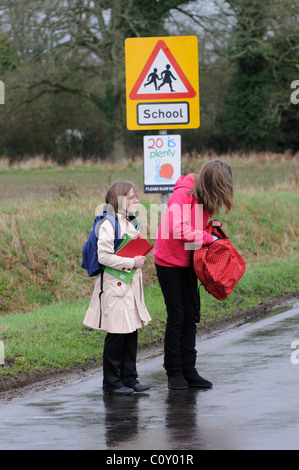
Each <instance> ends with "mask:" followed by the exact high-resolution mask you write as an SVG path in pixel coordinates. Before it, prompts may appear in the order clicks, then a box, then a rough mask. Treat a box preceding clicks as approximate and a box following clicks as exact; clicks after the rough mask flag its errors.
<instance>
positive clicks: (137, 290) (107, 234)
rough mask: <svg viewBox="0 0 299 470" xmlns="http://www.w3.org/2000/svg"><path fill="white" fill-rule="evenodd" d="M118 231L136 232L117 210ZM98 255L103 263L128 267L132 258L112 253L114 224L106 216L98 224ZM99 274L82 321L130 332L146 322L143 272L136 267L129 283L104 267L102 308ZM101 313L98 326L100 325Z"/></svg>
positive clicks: (117, 267)
mask: <svg viewBox="0 0 299 470" xmlns="http://www.w3.org/2000/svg"><path fill="white" fill-rule="evenodd" d="M117 217H118V222H119V225H120V232H121V235H123V234H125V233H127V234H128V235H130V236H135V235H136V234H137V233H138V232H137V230H136V229H135V227H134V226H133V225H132V224H131V222H129V221H128V220H127V219H126V218H125V217H124V216H123V215H122V214H117ZM98 259H99V262H100V263H101V264H103V265H105V266H111V267H113V268H116V269H122V270H127V271H129V270H131V269H132V268H133V267H134V260H133V258H122V257H120V256H117V255H115V254H114V228H113V226H112V224H111V223H110V222H109V220H105V221H104V222H103V223H102V225H101V226H100V230H99V238H98ZM100 288H101V275H99V276H98V277H97V279H96V283H95V287H94V291H93V294H92V297H91V301H90V304H89V307H88V310H87V312H86V315H85V318H84V320H83V323H84V325H86V326H89V327H91V328H94V329H96V330H105V331H108V332H109V333H132V332H133V331H135V330H136V329H137V328H141V327H142V326H145V325H146V324H147V323H148V322H149V321H150V320H151V318H150V315H149V313H148V311H147V308H146V306H145V302H144V296H143V285H142V272H141V269H137V270H136V272H135V274H134V276H133V278H132V280H131V282H130V284H126V283H125V282H123V281H120V280H119V279H117V278H116V277H114V276H112V275H111V274H109V273H107V272H105V271H104V278H103V294H102V296H101V308H100V301H99V293H100ZM100 316H101V327H100V328H99V323H100Z"/></svg>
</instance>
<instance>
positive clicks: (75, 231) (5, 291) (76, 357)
mask: <svg viewBox="0 0 299 470" xmlns="http://www.w3.org/2000/svg"><path fill="white" fill-rule="evenodd" d="M198 164H199V162H198V161H197V160H196V159H192V160H184V161H183V169H184V172H185V173H186V172H187V171H194V169H195V167H196V165H197V166H198ZM231 164H232V167H233V175H234V178H235V182H236V192H235V207H234V210H233V212H232V213H231V214H230V215H225V214H223V213H222V214H220V215H219V219H221V220H222V221H223V223H224V226H223V228H224V231H225V232H226V233H227V234H228V235H229V236H230V237H231V239H232V241H233V243H234V244H235V245H236V247H237V248H238V249H239V251H240V252H241V253H242V255H243V256H244V258H245V260H246V262H247V270H246V273H245V275H244V276H243V278H242V279H241V281H240V282H239V284H238V285H237V287H236V289H235V291H234V292H233V293H232V294H231V296H229V297H228V299H226V300H225V301H223V302H218V301H217V300H215V299H214V298H213V297H212V296H210V295H209V294H207V293H206V292H205V291H204V290H203V289H201V299H202V320H201V325H203V326H205V325H212V324H213V323H214V322H215V321H216V320H218V319H219V318H230V317H231V316H232V315H233V314H234V312H236V311H239V310H243V311H244V310H246V309H248V308H252V307H254V306H256V305H258V304H260V303H261V302H264V301H267V300H268V299H271V298H272V297H275V296H279V295H280V294H282V293H286V292H288V293H293V292H298V290H299V285H298V261H299V255H298V234H299V225H298V224H299V220H298V219H299V218H298V206H299V204H298V202H299V191H298V162H297V161H284V162H282V161H280V160H271V161H267V162H266V163H261V161H260V160H256V161H254V159H253V158H251V159H249V160H246V159H237V158H234V159H232V160H231ZM142 171H143V168H142V165H141V164H132V162H127V163H123V164H122V166H115V165H99V167H95V168H91V167H90V168H89V167H71V168H68V167H66V168H58V167H57V168H56V167H53V168H42V169H32V170H10V171H9V170H3V171H0V196H1V198H0V200H1V206H0V243H1V253H0V341H3V342H4V346H5V358H6V364H5V366H4V367H0V377H1V376H2V377H3V376H5V375H7V376H17V375H18V374H19V373H20V372H23V373H27V374H31V373H34V372H43V371H47V370H56V369H62V370H63V369H66V368H69V367H71V366H73V365H80V366H83V365H86V364H90V363H98V362H99V361H100V360H101V357H102V348H103V340H104V337H105V333H104V332H96V331H92V330H90V329H88V328H86V327H84V325H83V324H82V321H83V318H84V315H85V311H86V309H87V306H88V303H89V299H90V295H91V293H92V290H93V285H94V280H93V279H89V278H88V277H87V275H86V273H85V271H83V270H82V269H81V267H80V265H81V249H82V245H83V243H84V241H85V240H86V238H87V234H88V231H89V230H90V228H91V224H92V220H93V217H94V211H95V208H96V207H97V205H98V204H99V203H102V202H103V197H104V194H105V191H106V189H107V186H108V185H109V184H110V182H112V181H113V180H116V179H120V178H123V179H128V180H131V181H133V182H134V183H135V184H137V186H138V187H139V189H140V191H139V195H140V199H141V203H142V204H143V205H144V206H145V207H146V208H147V209H148V208H149V205H150V203H151V202H160V195H143V193H142ZM152 241H153V240H152ZM143 272H144V281H145V298H146V304H147V307H148V310H149V312H150V315H151V317H152V321H151V322H150V323H149V325H147V327H146V328H144V329H142V330H140V332H139V344H140V346H142V345H146V344H153V343H161V341H162V339H163V336H164V327H165V321H166V313H165V306H164V301H163V298H162V294H161V291H160V288H159V286H158V285H157V281H156V276H155V271H154V266H153V260H152V257H149V258H148V260H147V262H146V264H145V267H144V269H143ZM0 384H1V381H0Z"/></svg>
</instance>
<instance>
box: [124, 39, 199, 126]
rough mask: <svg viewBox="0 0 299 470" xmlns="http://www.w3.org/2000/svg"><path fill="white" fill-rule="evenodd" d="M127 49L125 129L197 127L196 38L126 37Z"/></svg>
mask: <svg viewBox="0 0 299 470" xmlns="http://www.w3.org/2000/svg"><path fill="white" fill-rule="evenodd" d="M125 50H126V99H127V127H128V129H130V130H138V129H139V130H141V129H184V128H191V129H195V128H197V127H199V124H200V117H199V81H198V43H197V37H196V36H173V37H172V36H170V37H162V38H157V37H153V38H129V39H126V41H125Z"/></svg>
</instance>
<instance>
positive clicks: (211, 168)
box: [191, 159, 234, 215]
mask: <svg viewBox="0 0 299 470" xmlns="http://www.w3.org/2000/svg"><path fill="white" fill-rule="evenodd" d="M191 194H194V196H195V198H196V199H197V201H198V202H199V203H200V204H202V205H203V208H204V209H205V210H206V211H207V212H208V213H209V214H210V215H212V214H219V211H220V208H221V207H222V206H223V207H224V208H225V212H226V213H228V212H230V211H231V209H232V206H233V195H234V191H233V178H232V171H231V167H230V165H229V164H228V163H226V162H225V161H224V160H219V159H216V160H210V161H209V162H207V163H205V164H204V165H203V166H202V168H201V169H200V171H199V172H198V173H196V175H195V182H194V187H193V190H192V191H191Z"/></svg>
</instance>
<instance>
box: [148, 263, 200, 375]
mask: <svg viewBox="0 0 299 470" xmlns="http://www.w3.org/2000/svg"><path fill="white" fill-rule="evenodd" d="M156 272H157V276H158V280H159V283H160V287H161V290H162V293H163V296H164V301H165V305H166V309H167V323H166V329H165V339H164V367H165V369H166V371H167V372H170V371H177V370H182V369H183V370H188V369H193V368H194V367H195V363H196V354H197V351H196V349H195V345H196V322H198V321H199V316H200V297H199V291H198V281H197V277H196V275H195V273H194V269H193V267H187V268H185V267H174V268H171V267H165V266H160V265H157V264H156Z"/></svg>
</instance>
